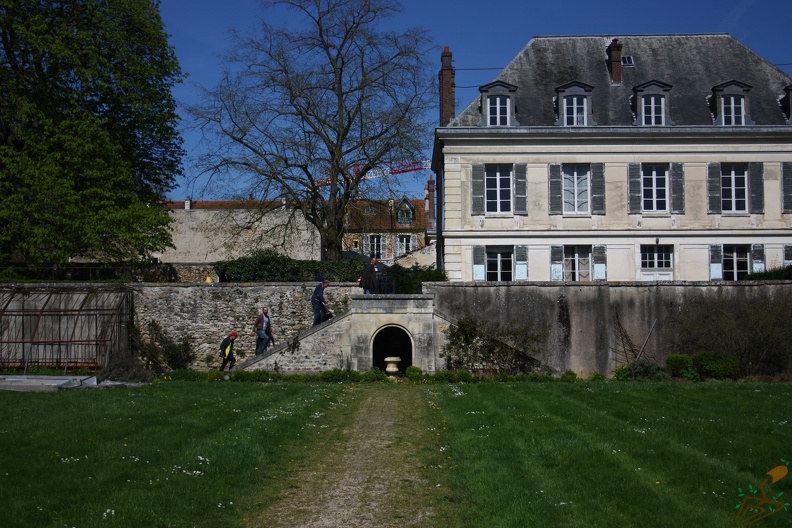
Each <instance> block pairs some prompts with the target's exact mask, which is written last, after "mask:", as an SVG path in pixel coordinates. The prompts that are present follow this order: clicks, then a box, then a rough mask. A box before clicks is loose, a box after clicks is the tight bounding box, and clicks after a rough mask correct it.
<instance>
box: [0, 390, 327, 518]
mask: <svg viewBox="0 0 792 528" xmlns="http://www.w3.org/2000/svg"><path fill="white" fill-rule="evenodd" d="M341 390H343V387H341V386H339V385H330V384H326V385H312V386H311V385H303V384H266V385H264V384H254V383H229V382H222V383H190V382H169V383H159V384H155V385H151V386H146V387H139V388H116V389H111V390H84V391H61V392H56V393H16V392H3V393H0V497H2V509H1V510H0V526H3V527H4V528H9V527H26V528H30V527H34V526H35V527H59V528H60V527H64V526H67V527H77V528H84V527H92V526H102V527H114V526H115V527H124V528H128V527H138V526H140V527H152V528H153V527H187V526H200V527H215V526H217V527H220V526H222V527H234V526H244V525H245V517H246V516H247V515H248V514H249V511H248V510H249V509H250V508H253V509H256V508H258V507H259V506H260V505H261V504H266V502H267V501H268V500H270V497H268V492H269V491H270V490H272V488H273V485H272V483H273V482H277V480H278V478H279V477H281V476H282V474H283V473H284V472H285V471H288V470H289V465H290V461H291V460H294V457H295V456H299V454H300V451H301V450H307V446H306V445H305V444H306V443H307V441H306V438H307V437H310V436H311V435H310V430H311V428H312V427H311V426H312V425H316V424H317V423H318V422H319V421H321V419H322V415H323V414H324V413H326V412H327V411H328V410H329V409H331V408H332V407H333V405H334V403H335V401H336V397H337V395H338V394H339V392H341ZM252 498H253V499H255V500H251V499H252ZM257 502H258V503H259V504H256V503H257Z"/></svg>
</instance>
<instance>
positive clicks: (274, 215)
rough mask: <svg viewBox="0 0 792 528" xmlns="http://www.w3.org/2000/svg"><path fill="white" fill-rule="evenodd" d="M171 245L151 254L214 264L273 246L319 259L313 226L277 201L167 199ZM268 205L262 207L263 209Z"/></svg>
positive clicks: (296, 256) (171, 260)
mask: <svg viewBox="0 0 792 528" xmlns="http://www.w3.org/2000/svg"><path fill="white" fill-rule="evenodd" d="M165 207H166V208H168V209H169V210H170V212H171V214H172V216H173V220H174V221H173V224H172V225H173V231H172V236H173V245H174V246H175V248H170V249H167V250H165V251H164V252H162V253H161V254H157V255H153V256H154V257H156V258H158V259H159V261H160V262H163V263H168V264H212V263H214V262H218V261H223V260H232V259H235V258H239V257H243V256H249V255H250V254H251V253H253V252H254V251H255V250H257V249H274V250H276V251H277V252H278V253H280V254H283V255H286V256H289V257H291V258H293V259H298V260H312V259H319V256H320V254H321V253H320V244H319V236H318V233H317V232H316V228H315V227H314V226H312V225H311V224H309V223H308V222H306V221H305V219H304V218H303V216H302V214H300V213H299V212H296V214H294V213H295V211H293V210H291V209H288V208H287V207H284V206H283V205H282V204H281V203H279V202H267V203H262V202H260V201H256V200H190V198H189V197H188V198H187V199H186V200H185V201H175V202H168V203H166V204H165ZM265 211H266V213H265Z"/></svg>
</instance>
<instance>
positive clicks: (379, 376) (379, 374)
mask: <svg viewBox="0 0 792 528" xmlns="http://www.w3.org/2000/svg"><path fill="white" fill-rule="evenodd" d="M360 380H361V381H365V382H368V383H378V382H383V381H388V375H387V374H385V372H384V371H383V370H381V369H378V368H377V367H374V368H372V369H371V370H369V371H368V372H364V373H363V375H362V376H361V378H360Z"/></svg>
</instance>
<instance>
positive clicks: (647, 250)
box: [641, 245, 674, 270]
mask: <svg viewBox="0 0 792 528" xmlns="http://www.w3.org/2000/svg"><path fill="white" fill-rule="evenodd" d="M673 254H674V246H671V245H661V246H649V245H641V269H648V270H653V269H661V270H662V269H671V262H672V261H671V256H672V255H673Z"/></svg>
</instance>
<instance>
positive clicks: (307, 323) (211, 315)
mask: <svg viewBox="0 0 792 528" xmlns="http://www.w3.org/2000/svg"><path fill="white" fill-rule="evenodd" d="M316 284H317V283H245V284H242V283H239V284H237V283H214V284H206V285H204V284H151V283H137V284H132V285H131V286H130V287H131V289H132V291H133V293H134V311H135V323H136V324H137V325H138V327H139V328H140V329H141V330H143V331H145V328H146V325H147V324H148V322H149V321H157V322H158V323H159V324H160V325H161V326H162V328H163V329H164V331H165V334H166V335H167V336H168V337H169V338H171V339H174V340H180V339H181V338H183V337H185V336H187V337H189V338H190V339H191V340H192V343H193V347H194V350H195V351H196V361H195V363H194V368H203V369H206V368H214V367H217V366H219V359H218V350H219V345H220V341H222V340H223V338H224V337H225V336H226V335H228V333H229V332H231V331H236V332H237V333H238V334H239V337H238V338H237V341H236V343H235V345H234V348H235V350H236V351H238V353H237V356H238V360H244V359H245V358H250V357H252V356H253V355H254V354H255V346H256V338H255V336H254V335H252V334H251V332H252V330H253V322H254V321H255V319H256V315H257V313H258V311H259V310H260V309H261V307H262V306H268V307H269V313H270V315H271V317H272V329H273V334H274V337H275V342H276V344H280V343H285V342H286V341H288V340H290V339H292V338H293V337H294V336H295V335H297V333H298V332H300V331H301V330H306V329H308V328H310V327H311V324H312V323H313V310H312V308H311V295H312V294H313V290H314V288H315V287H316ZM360 291H361V290H360V288H359V287H358V286H357V285H356V284H355V283H331V285H330V286H328V288H327V289H326V290H325V299H327V302H328V305H329V306H330V309H331V310H332V311H333V312H335V313H341V312H343V311H345V310H346V307H347V306H348V303H349V296H350V295H351V294H353V293H360ZM207 358H208V362H207Z"/></svg>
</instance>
